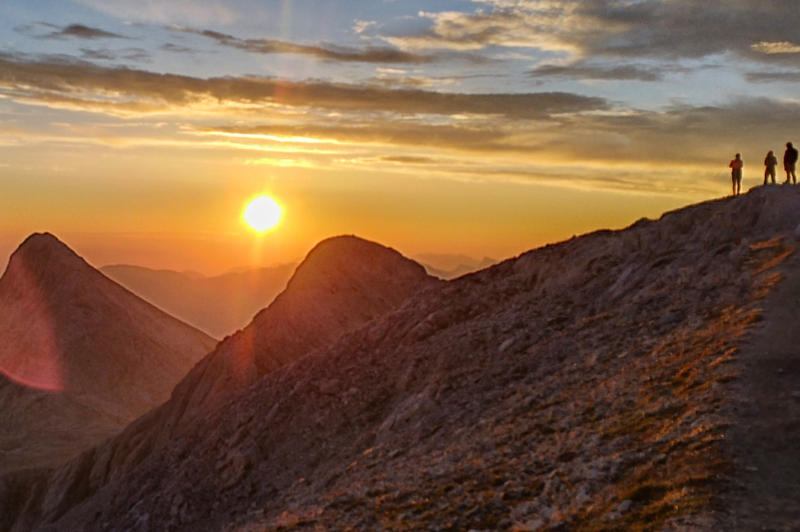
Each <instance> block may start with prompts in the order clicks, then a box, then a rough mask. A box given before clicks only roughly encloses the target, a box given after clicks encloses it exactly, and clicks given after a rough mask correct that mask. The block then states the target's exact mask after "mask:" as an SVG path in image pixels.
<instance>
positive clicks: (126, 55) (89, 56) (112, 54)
mask: <svg viewBox="0 0 800 532" xmlns="http://www.w3.org/2000/svg"><path fill="white" fill-rule="evenodd" d="M81 57H83V59H86V60H90V61H115V62H116V61H131V62H135V63H147V62H150V61H152V59H153V56H152V55H151V54H150V52H148V51H147V50H144V49H142V48H127V49H125V50H110V49H107V48H106V49H94V50H93V49H87V48H81Z"/></svg>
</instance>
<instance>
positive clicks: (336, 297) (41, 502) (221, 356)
mask: <svg viewBox="0 0 800 532" xmlns="http://www.w3.org/2000/svg"><path fill="white" fill-rule="evenodd" d="M438 284H439V281H437V280H436V279H434V278H432V277H429V276H428V275H427V274H426V273H425V270H424V268H423V267H422V266H420V265H419V264H417V263H415V262H413V261H410V260H408V259H406V258H404V257H402V255H400V254H399V253H397V252H396V251H394V250H392V249H389V248H386V247H384V246H380V245H378V244H375V243H372V242H368V241H365V240H362V239H359V238H356V237H352V236H342V237H336V238H331V239H328V240H325V241H323V242H321V243H320V244H319V245H317V247H315V248H314V249H313V250H312V251H311V252H310V253H309V255H308V257H307V258H306V260H305V261H304V262H303V263H302V264H301V265H300V266H299V267H298V269H297V271H296V273H295V275H294V276H293V277H292V279H291V280H290V282H289V283H288V286H287V288H286V290H285V291H284V292H283V293H282V294H281V295H279V296H278V298H276V300H275V301H274V302H273V303H272V304H271V305H270V306H269V307H267V308H266V309H264V310H263V311H262V312H260V313H259V314H258V315H257V316H256V317H255V318H254V319H253V322H252V324H251V325H249V326H248V327H246V328H245V329H244V330H242V331H239V332H238V333H236V334H235V335H233V336H231V337H229V338H226V339H225V340H224V341H223V342H221V343H220V344H219V346H218V347H217V349H215V350H214V351H213V352H212V353H211V354H209V355H208V356H207V357H205V358H204V359H203V360H202V361H201V362H200V363H199V364H197V366H196V367H195V368H193V370H192V371H191V372H189V374H188V375H187V376H186V377H185V378H184V379H183V381H182V382H181V383H180V384H179V385H178V386H177V387H176V388H175V390H174V392H173V394H172V397H171V398H170V400H169V401H168V402H167V403H165V404H164V405H162V406H160V407H159V408H157V409H155V410H153V411H152V412H149V413H148V414H147V415H145V416H143V417H142V418H140V419H138V420H136V421H135V422H133V423H132V424H131V425H130V426H129V427H128V428H127V429H126V430H125V431H123V432H122V433H121V434H120V435H118V436H116V437H115V438H112V439H110V440H109V441H107V442H105V443H104V444H102V445H100V446H98V447H96V448H95V449H92V450H89V451H87V452H86V453H84V454H83V455H82V456H80V457H78V458H76V459H74V460H72V461H71V462H70V463H68V464H67V465H66V466H64V467H62V468H60V469H58V470H40V471H37V472H30V474H29V475H28V476H26V477H24V478H22V479H21V480H20V479H19V478H17V477H9V478H6V479H5V485H4V484H2V483H0V516H10V517H7V518H6V520H5V522H4V521H3V517H0V530H29V529H30V528H31V525H30V523H36V524H39V525H40V524H42V523H48V522H52V521H56V520H57V519H58V518H59V517H61V515H62V514H63V513H64V512H66V511H67V510H68V509H70V508H72V507H73V506H76V505H77V503H78V502H80V501H81V500H83V499H84V498H86V497H88V496H89V495H92V494H95V493H96V492H98V491H99V490H101V488H103V487H104V486H106V485H108V484H109V483H113V482H115V481H119V479H121V478H124V477H125V476H126V475H128V474H129V473H131V472H132V471H134V470H136V469H137V468H138V466H139V465H140V464H141V463H142V462H143V461H145V460H147V459H148V458H149V457H150V456H151V455H152V454H156V453H157V452H161V451H163V449H164V448H165V446H166V447H170V446H171V445H172V443H171V442H172V440H173V439H175V438H177V437H180V435H181V434H184V433H186V432H187V431H189V432H191V431H193V430H194V429H195V427H196V426H197V423H200V422H201V421H202V420H203V419H209V418H210V417H214V416H216V415H227V414H226V413H225V412H226V411H227V408H228V405H229V404H230V402H231V401H232V400H234V398H235V397H237V395H238V394H239V393H241V392H243V391H244V390H247V389H248V388H249V387H251V386H252V385H253V384H254V383H256V382H257V381H258V380H259V379H260V378H261V377H262V376H264V375H266V374H268V373H270V372H273V371H275V370H276V369H279V368H281V367H282V366H284V365H286V364H290V363H292V362H294V361H296V360H298V359H300V358H302V357H303V356H304V355H306V354H308V353H310V352H312V351H314V350H316V349H320V348H324V347H327V346H328V345H329V344H330V343H332V342H334V341H335V340H336V339H337V338H338V337H340V336H342V335H344V334H347V333H349V332H352V331H354V330H357V329H358V328H360V327H362V326H363V325H364V324H365V323H367V322H369V321H370V320H372V319H373V318H376V317H377V316H380V315H382V314H386V313H387V312H390V311H391V310H393V309H395V308H397V307H398V306H400V305H401V304H402V303H403V301H405V300H406V299H408V298H409V297H410V296H411V295H412V294H414V293H416V292H418V291H420V290H424V289H425V288H427V287H435V286H437V285H438ZM233 460H234V462H236V463H238V464H239V466H238V467H243V466H242V463H243V462H242V460H243V458H238V459H233ZM0 482H2V481H0ZM41 486H45V487H46V488H45V491H44V494H42V491H41V490H40V489H34V488H39V487H41ZM97 497H101V498H102V497H103V493H100V494H98V495H97ZM5 501H23V502H22V503H18V502H12V503H6V502H5ZM20 523H25V524H24V525H22V524H20ZM15 527H16V528H15Z"/></svg>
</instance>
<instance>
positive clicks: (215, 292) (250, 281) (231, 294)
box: [100, 264, 297, 338]
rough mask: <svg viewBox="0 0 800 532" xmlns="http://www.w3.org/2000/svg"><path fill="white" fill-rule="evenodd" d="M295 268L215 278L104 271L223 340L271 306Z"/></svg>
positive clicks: (163, 272)
mask: <svg viewBox="0 0 800 532" xmlns="http://www.w3.org/2000/svg"><path fill="white" fill-rule="evenodd" d="M296 268H297V264H286V265H282V266H276V267H274V268H256V269H252V270H246V271H241V272H232V273H227V274H224V275H217V276H214V277H203V276H200V275H188V274H184V273H179V272H174V271H169V270H151V269H149V268H142V267H138V266H126V265H113V266H103V267H102V268H100V271H101V272H103V273H104V274H105V275H107V276H109V277H110V278H111V279H113V280H115V281H116V282H118V283H119V284H121V285H122V286H124V287H125V288H127V289H128V290H130V291H131V292H133V293H134V294H136V295H138V296H139V297H141V298H142V299H144V300H145V301H149V302H150V303H152V304H154V305H156V306H157V307H158V308H160V309H163V310H164V311H166V312H167V313H169V314H170V315H172V316H175V317H176V318H178V319H180V320H182V321H185V322H186V323H188V324H189V325H192V326H194V327H197V328H198V329H200V330H202V331H204V332H206V333H208V334H210V335H211V336H213V337H215V338H223V337H225V336H228V335H230V334H233V333H234V332H236V331H237V330H238V329H241V328H243V327H245V326H246V325H247V324H248V323H250V320H252V319H253V316H255V314H256V313H257V312H258V311H259V310H261V309H263V308H264V307H266V306H267V305H269V304H270V303H271V302H272V300H273V299H275V297H276V296H277V295H278V294H279V293H280V292H281V291H282V290H283V289H284V288H285V287H286V282H287V281H288V280H289V279H290V278H291V276H292V274H293V273H294V270H295V269H296Z"/></svg>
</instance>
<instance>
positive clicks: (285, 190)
mask: <svg viewBox="0 0 800 532" xmlns="http://www.w3.org/2000/svg"><path fill="white" fill-rule="evenodd" d="M798 27H800V10H798V9H797V6H796V5H795V2H789V1H786V0H760V1H758V2H756V1H753V0H726V1H723V2H708V1H707V0H441V1H438V0H403V1H393V0H386V1H380V0H378V1H371V2H364V1H363V0H361V1H356V0H328V1H325V2H322V1H310V0H282V1H272V0H173V1H171V2H164V1H163V0H158V1H156V0H142V1H139V2H130V1H127V0H24V1H23V0H5V1H4V2H2V4H0V261H2V262H3V263H4V262H5V258H7V257H8V255H9V254H10V253H11V252H12V251H13V250H14V249H15V247H16V246H18V245H19V243H20V242H21V241H22V240H23V239H24V238H25V237H26V236H27V235H29V234H31V233H33V232H42V231H48V232H51V233H53V234H55V235H56V236H58V237H59V238H60V239H61V240H63V241H64V242H66V243H67V244H68V245H69V246H70V247H72V248H73V249H74V250H76V251H77V252H78V253H79V254H80V255H82V256H84V257H85V258H87V260H89V262H90V263H92V264H94V265H95V266H103V265H106V264H117V263H127V264H137V265H142V266H148V267H152V268H168V269H175V270H194V271H198V272H202V273H205V274H208V275H212V274H219V273H222V272H225V271H228V270H230V269H233V268H238V267H243V266H253V265H265V266H266V265H275V264H280V263H286V262H290V261H295V260H298V259H300V258H302V257H303V256H304V255H305V254H306V253H307V252H308V251H309V250H310V249H311V248H312V247H313V246H314V245H315V244H316V243H317V242H319V241H320V240H322V239H324V238H327V237H331V236H335V235H339V234H356V235H358V236H361V237H363V238H367V239H369V240H373V241H377V242H380V243H382V244H384V245H388V246H391V247H394V248H395V249H397V250H399V251H401V252H402V253H404V254H406V255H409V256H414V255H415V254H422V253H440V254H456V253H463V254H466V255H470V256H473V257H476V258H481V257H483V256H489V257H492V258H495V259H503V258H506V257H511V256H515V255H517V254H519V253H522V252H524V251H527V250H529V249H532V248H535V247H538V246H541V245H544V244H547V243H549V242H554V241H559V240H564V239H568V238H570V237H572V236H573V235H576V234H581V233H585V232H588V231H592V230H596V229H602V228H612V229H613V228H621V227H625V226H627V225H629V224H631V223H633V222H635V221H636V220H637V219H639V218H641V217H645V216H646V217H650V218H657V217H658V216H660V214H661V213H662V212H664V211H667V210H671V209H675V208H679V207H681V206H683V205H687V204H689V203H694V202H698V201H703V200H706V199H711V198H717V197H722V196H724V195H726V194H728V193H729V191H730V174H729V170H728V162H729V161H730V160H731V159H732V158H733V156H734V154H735V153H736V152H741V153H742V156H743V159H744V160H745V171H744V188H745V189H746V188H749V187H751V186H755V185H758V184H760V183H761V181H762V179H763V169H764V167H763V160H764V157H765V155H766V153H767V151H768V150H773V151H775V153H776V154H777V155H778V157H779V158H780V157H781V156H782V154H783V150H784V145H785V143H786V142H787V141H791V140H793V139H795V140H797V141H800V135H798V132H800V99H798V98H799V97H800V93H798V90H797V89H798V88H799V87H800V34H798V31H797V28H798ZM781 178H782V177H781ZM260 194H269V195H271V196H273V197H274V198H275V199H276V200H277V201H278V202H279V203H280V204H281V205H282V207H283V213H284V216H283V219H282V221H281V223H280V224H279V225H278V226H276V227H275V228H274V229H272V230H270V231H267V232H264V233H261V234H259V233H256V232H254V231H252V230H251V229H249V228H248V227H247V226H246V225H245V224H244V222H243V220H242V212H243V209H244V207H245V205H246V204H247V202H248V201H249V200H250V199H252V198H254V197H256V196H258V195H260Z"/></svg>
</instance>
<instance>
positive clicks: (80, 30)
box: [43, 24, 126, 40]
mask: <svg viewBox="0 0 800 532" xmlns="http://www.w3.org/2000/svg"><path fill="white" fill-rule="evenodd" d="M67 37H74V38H77V39H86V40H97V39H125V38H126V37H124V36H122V35H119V34H117V33H111V32H108V31H105V30H101V29H98V28H91V27H89V26H84V25H83V24H70V25H69V26H65V27H64V28H61V29H59V30H57V31H53V32H51V33H49V34H47V35H45V36H44V37H43V38H47V39H63V38H67Z"/></svg>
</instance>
